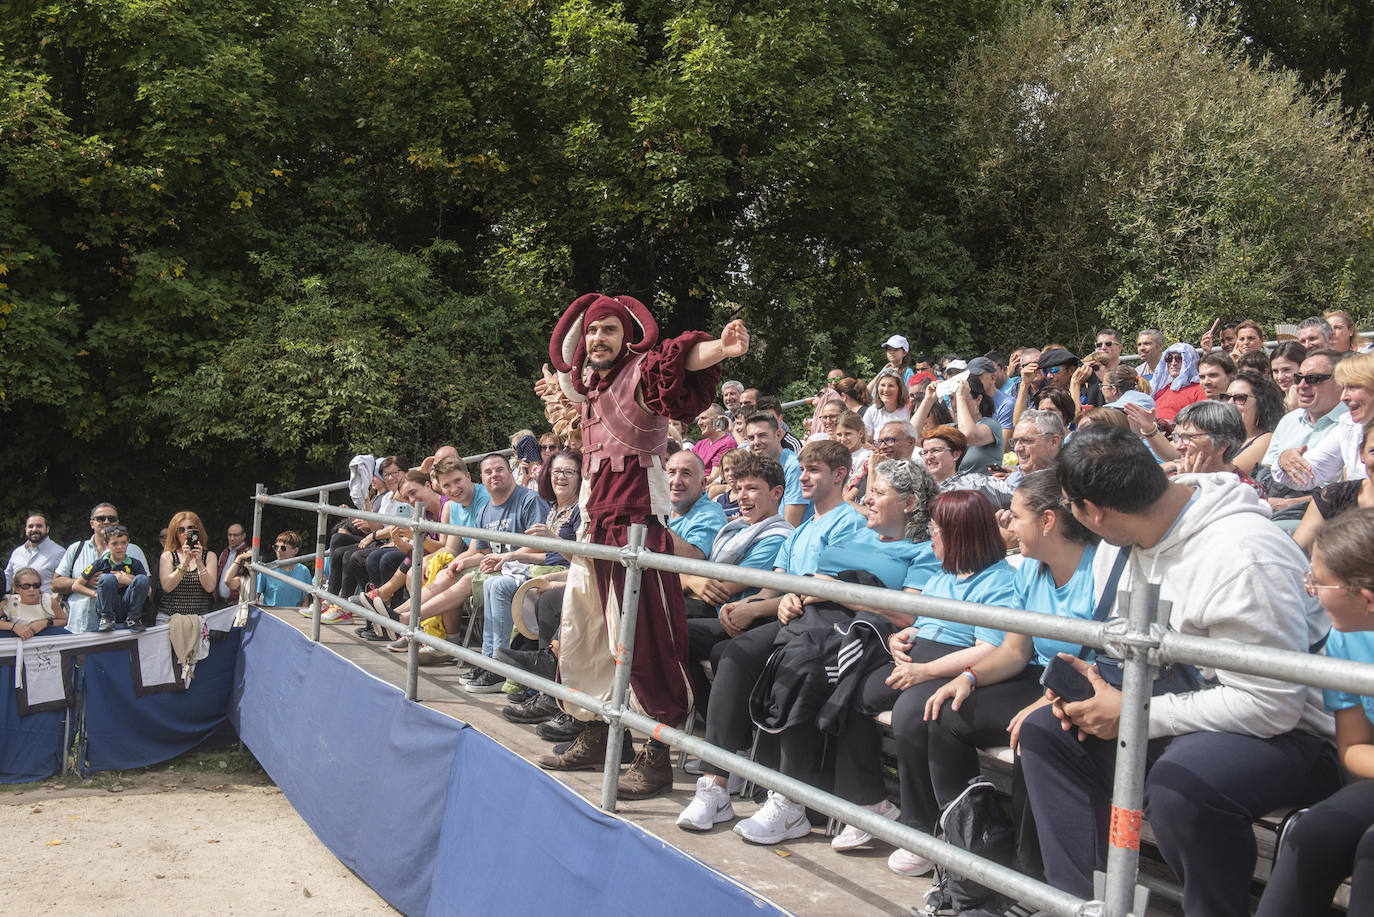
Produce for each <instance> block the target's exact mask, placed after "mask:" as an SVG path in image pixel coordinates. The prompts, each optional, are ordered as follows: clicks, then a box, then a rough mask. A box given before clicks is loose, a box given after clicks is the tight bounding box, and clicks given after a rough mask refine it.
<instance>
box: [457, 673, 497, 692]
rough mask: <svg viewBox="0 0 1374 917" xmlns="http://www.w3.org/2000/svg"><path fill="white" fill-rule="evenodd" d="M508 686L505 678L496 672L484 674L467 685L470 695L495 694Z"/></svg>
mask: <svg viewBox="0 0 1374 917" xmlns="http://www.w3.org/2000/svg"><path fill="white" fill-rule="evenodd" d="M505 684H506V679H505V677H504V676H501V675H497V674H496V673H495V672H482V673H481V674H479V675H478V676H477V677H475V678H473V679H472V680H471V681H469V682H468V683H467V685H466V687H467V692H468V693H469V694H495V693H496V692H498V691H500V690H501V688H502V687H503V686H504V685H505Z"/></svg>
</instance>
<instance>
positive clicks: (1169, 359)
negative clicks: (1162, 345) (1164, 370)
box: [1164, 353, 1183, 363]
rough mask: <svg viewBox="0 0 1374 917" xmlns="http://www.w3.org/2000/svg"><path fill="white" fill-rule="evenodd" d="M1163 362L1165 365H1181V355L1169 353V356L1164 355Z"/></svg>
mask: <svg viewBox="0 0 1374 917" xmlns="http://www.w3.org/2000/svg"><path fill="white" fill-rule="evenodd" d="M1164 362H1165V363H1182V362H1183V354H1181V353H1169V354H1165V355H1164Z"/></svg>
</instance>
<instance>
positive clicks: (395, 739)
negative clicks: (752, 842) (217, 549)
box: [230, 614, 782, 917]
mask: <svg viewBox="0 0 1374 917" xmlns="http://www.w3.org/2000/svg"><path fill="white" fill-rule="evenodd" d="M230 718H231V720H232V721H233V723H234V725H235V726H236V727H237V729H238V733H239V736H240V738H241V739H242V740H243V742H244V744H246V745H247V746H248V747H249V748H250V749H251V750H252V752H253V754H254V755H255V756H256V757H257V759H258V761H259V762H261V763H262V765H263V767H264V768H265V769H266V770H267V773H268V774H270V775H271V777H272V779H273V780H275V781H276V782H277V784H278V785H279V786H280V787H281V788H282V791H283V792H284V793H285V795H286V798H287V799H288V800H290V802H291V804H292V805H293V806H295V808H296V811H297V812H299V813H300V814H301V816H302V817H303V818H304V819H305V821H306V822H307V823H308V824H309V825H310V827H311V828H312V829H313V830H314V831H315V834H316V835H317V836H318V837H319V838H320V840H321V841H323V842H324V844H325V846H327V847H329V849H330V850H331V851H332V852H333V853H334V855H335V856H337V857H338V858H339V859H340V860H341V861H342V862H343V863H344V864H345V865H347V866H348V867H349V868H351V869H352V870H353V871H354V872H356V873H357V874H358V875H359V876H360V877H361V878H362V879H363V880H364V881H366V882H367V883H368V884H369V885H370V886H372V888H374V889H375V890H376V891H377V893H378V894H379V895H381V896H382V897H383V898H385V899H386V900H387V901H388V902H390V903H391V905H392V906H393V907H395V908H397V909H398V910H400V911H402V912H403V913H406V914H414V915H420V914H424V915H427V917H429V915H432V917H446V915H460V914H462V915H468V914H539V913H569V914H593V913H595V914H612V915H615V914H624V915H627V917H628V915H632V914H633V915H636V917H638V915H640V914H646V913H652V914H656V915H672V914H682V915H691V917H699V915H700V914H702V913H707V914H716V915H723V914H740V913H750V914H756V913H760V912H762V913H782V912H781V911H779V909H778V908H777V907H776V906H775V905H773V904H771V903H769V902H768V901H767V900H766V899H763V898H761V897H759V896H758V895H756V894H755V893H753V892H751V891H750V890H749V889H747V888H745V887H743V886H741V885H739V884H738V883H736V882H734V881H733V880H731V879H729V878H728V877H726V876H723V875H721V874H720V873H719V872H717V871H715V870H713V869H711V868H709V867H707V866H706V865H704V864H703V863H701V862H700V861H698V860H696V859H694V858H692V857H690V856H688V855H687V854H685V853H683V852H682V851H680V850H678V849H676V848H675V847H673V846H672V845H670V844H668V843H666V842H664V841H662V840H660V839H658V838H656V837H654V836H653V835H651V834H649V833H648V832H646V831H644V830H643V829H642V828H640V827H638V826H637V825H633V824H631V823H629V822H626V821H622V820H620V819H618V818H615V817H614V816H611V815H608V814H606V813H604V812H602V811H600V810H599V809H597V808H596V807H595V806H593V805H591V804H590V803H589V802H587V801H586V800H585V799H583V798H582V797H580V796H578V795H577V794H575V793H573V792H572V791H571V790H569V789H568V788H567V787H566V786H564V785H563V784H562V783H560V782H558V781H557V780H555V779H554V778H552V777H551V776H549V775H548V774H545V773H544V772H543V771H541V770H539V769H538V768H536V767H534V766H533V765H531V764H529V763H528V762H526V761H524V760H523V759H522V758H520V757H519V756H517V755H515V754H514V753H513V752H511V751H509V750H508V749H506V748H504V747H502V746H501V745H499V744H498V743H496V742H495V741H493V740H491V739H490V738H488V737H487V736H485V735H483V734H482V733H480V732H478V731H477V730H475V729H472V728H471V727H469V726H467V725H466V724H464V723H461V722H459V721H457V720H454V719H451V718H449V717H446V716H444V715H442V714H440V713H437V712H435V711H433V710H430V709H428V708H427V707H424V706H422V705H419V704H414V703H410V702H409V701H407V700H406V699H405V696H404V694H402V693H401V691H400V690H398V689H397V688H396V687H394V686H393V685H390V684H388V683H386V682H384V681H382V680H380V679H378V678H375V677H374V676H372V675H370V674H368V673H367V672H365V671H363V670H362V669H361V668H359V667H357V666H355V665H354V664H353V663H351V662H348V661H347V660H344V659H342V658H340V657H339V656H337V655H335V654H334V653H333V652H331V651H330V650H328V649H326V648H325V647H323V646H319V645H317V644H314V643H311V642H310V641H309V639H307V638H306V636H305V635H304V634H302V633H300V632H299V631H297V630H296V629H295V628H293V627H291V626H290V625H289V624H286V623H283V622H282V621H279V620H277V619H275V618H273V617H271V616H269V615H263V614H257V615H255V616H254V617H253V619H252V620H251V621H250V623H249V627H248V631H247V632H246V633H245V635H244V638H243V651H242V653H241V661H240V667H239V673H238V676H237V684H236V686H235V693H234V700H233V704H232V707H231V710H230ZM369 776H375V777H378V778H385V779H386V781H387V789H385V790H383V789H382V787H381V782H380V781H369V779H368V778H369ZM342 780H346V781H347V785H348V786H350V787H363V788H364V789H363V790H362V791H361V792H359V791H356V790H350V791H348V792H347V793H344V794H341V793H340V791H339V787H340V786H341V785H343V784H341V781H342Z"/></svg>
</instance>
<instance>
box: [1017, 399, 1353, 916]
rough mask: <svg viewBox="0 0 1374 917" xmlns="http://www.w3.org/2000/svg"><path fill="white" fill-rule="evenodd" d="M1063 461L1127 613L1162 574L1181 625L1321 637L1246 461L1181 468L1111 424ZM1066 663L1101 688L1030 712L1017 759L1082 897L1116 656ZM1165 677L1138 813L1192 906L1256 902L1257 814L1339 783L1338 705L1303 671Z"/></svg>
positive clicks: (1104, 798)
mask: <svg viewBox="0 0 1374 917" xmlns="http://www.w3.org/2000/svg"><path fill="white" fill-rule="evenodd" d="M1057 467H1058V473H1059V479H1060V484H1061V485H1062V487H1063V490H1064V496H1065V498H1066V499H1067V501H1068V502H1069V504H1070V506H1071V509H1072V512H1073V515H1074V518H1076V519H1077V520H1078V521H1079V522H1081V523H1082V524H1083V525H1085V526H1086V527H1087V528H1088V529H1089V530H1090V531H1092V532H1094V533H1095V534H1097V535H1099V536H1100V537H1101V538H1102V540H1103V542H1104V543H1103V544H1102V545H1101V546H1100V547H1099V548H1098V551H1097V554H1096V556H1095V558H1094V562H1093V580H1094V584H1095V596H1094V599H1095V600H1096V601H1097V602H1099V603H1102V605H1101V607H1100V613H1101V615H1102V616H1103V617H1110V616H1113V614H1115V615H1120V614H1122V613H1123V612H1124V609H1123V608H1121V607H1119V602H1118V598H1117V596H1119V595H1120V591H1121V590H1126V591H1129V590H1132V589H1135V588H1139V587H1140V586H1142V585H1143V584H1145V583H1157V584H1159V589H1160V600H1161V602H1168V603H1170V612H1169V618H1168V622H1167V626H1168V627H1169V628H1171V629H1172V630H1175V631H1178V632H1180V633H1186V634H1191V635H1196V636H1202V637H1209V638H1212V637H1215V638H1220V639H1228V640H1234V641H1238V642H1241V643H1245V644H1250V645H1256V646H1270V647H1275V648H1278V649H1285V650H1291V651H1295V652H1308V651H1310V650H1311V649H1312V647H1313V646H1314V645H1320V643H1321V641H1322V640H1323V639H1324V638H1325V636H1326V634H1327V632H1328V630H1329V624H1328V622H1327V621H1326V620H1325V618H1324V616H1323V615H1322V612H1321V608H1320V606H1319V605H1318V604H1317V601H1316V599H1314V598H1313V597H1312V596H1310V595H1308V593H1307V591H1306V589H1305V588H1304V584H1303V578H1304V575H1305V574H1306V572H1307V559H1306V557H1305V556H1304V555H1303V553H1302V551H1301V549H1299V548H1298V546H1297V545H1296V544H1295V543H1294V542H1293V540H1292V539H1291V538H1290V537H1288V536H1287V535H1286V534H1285V533H1284V532H1283V531H1282V530H1280V529H1279V528H1278V527H1277V526H1275V525H1274V524H1273V523H1272V522H1270V521H1269V513H1268V511H1267V508H1266V507H1265V506H1264V504H1263V502H1262V501H1261V500H1260V498H1259V495H1258V494H1257V493H1256V492H1255V491H1254V489H1253V488H1251V487H1249V486H1247V485H1245V484H1243V483H1242V482H1241V481H1240V480H1239V479H1238V478H1237V477H1236V476H1235V475H1234V474H1229V473H1213V474H1190V475H1179V476H1177V477H1175V478H1172V479H1170V478H1168V477H1166V475H1165V473H1164V471H1163V470H1162V469H1161V468H1160V467H1159V464H1158V463H1157V462H1156V461H1155V459H1154V457H1153V456H1151V455H1150V452H1149V450H1148V449H1146V448H1145V446H1144V444H1142V443H1141V441H1140V439H1139V438H1138V437H1136V436H1134V435H1132V433H1131V432H1130V431H1128V430H1124V429H1121V428H1119V427H1114V426H1110V425H1107V424H1094V425H1093V426H1091V427H1089V428H1088V429H1086V430H1083V431H1081V432H1079V433H1078V434H1077V435H1075V436H1074V437H1073V439H1071V440H1070V441H1069V442H1068V444H1066V445H1065V447H1064V449H1063V451H1062V452H1061V453H1060V461H1059V464H1058V466H1057ZM1104 594H1105V596H1106V598H1105V600H1104V599H1103V596H1104ZM1058 658H1060V659H1064V658H1065V656H1064V655H1061V656H1059V657H1058ZM1068 661H1069V662H1070V664H1072V665H1073V667H1074V668H1075V669H1077V670H1078V671H1079V673H1080V674H1082V675H1083V676H1084V677H1085V678H1087V680H1088V681H1089V683H1090V684H1091V687H1092V695H1091V696H1090V697H1088V698H1087V699H1085V700H1082V701H1078V702H1069V701H1067V700H1066V699H1065V698H1063V697H1061V696H1059V695H1057V694H1055V693H1054V692H1053V691H1050V692H1048V693H1047V694H1046V698H1047V699H1048V700H1050V701H1051V704H1050V706H1047V707H1043V708H1041V709H1039V710H1036V711H1034V712H1033V713H1031V714H1030V715H1029V716H1027V717H1026V718H1025V720H1024V722H1023V723H1022V724H1021V730H1020V748H1021V761H1022V770H1023V772H1024V774H1025V778H1026V788H1027V792H1028V794H1029V796H1030V804H1031V811H1032V812H1033V814H1034V817H1035V823H1036V827H1037V829H1038V834H1039V839H1040V852H1041V856H1042V858H1043V860H1044V867H1045V878H1046V881H1047V882H1049V884H1051V885H1053V886H1054V887H1055V888H1059V889H1063V890H1064V891H1067V892H1069V893H1070V894H1075V895H1082V896H1084V897H1088V896H1090V895H1091V894H1092V891H1093V871H1094V870H1095V869H1103V868H1105V863H1106V856H1107V827H1108V815H1109V813H1110V810H1111V796H1110V793H1111V781H1112V770H1113V764H1114V760H1115V756H1116V741H1115V740H1116V738H1117V734H1118V726H1119V722H1120V718H1121V702H1122V696H1121V692H1120V690H1118V688H1117V687H1116V686H1115V685H1119V684H1120V677H1119V672H1120V668H1119V666H1112V665H1110V664H1109V663H1110V662H1111V661H1112V660H1110V659H1106V658H1104V657H1103V656H1102V655H1099V656H1098V660H1097V665H1089V664H1088V663H1087V662H1086V661H1085V660H1083V659H1080V658H1078V657H1077V656H1069V657H1068ZM1113 672H1115V673H1117V674H1116V675H1115V676H1114V675H1113ZM1168 676H1169V677H1161V678H1160V679H1159V680H1158V681H1157V682H1156V684H1155V697H1154V698H1153V700H1152V701H1151V703H1150V707H1149V732H1148V735H1149V749H1148V764H1147V768H1148V770H1147V772H1146V778H1145V796H1144V814H1145V816H1146V817H1148V818H1149V821H1150V825H1151V827H1152V829H1153V831H1154V835H1155V841H1156V845H1157V846H1158V847H1159V850H1160V852H1161V853H1162V854H1163V856H1164V859H1165V860H1166V861H1167V862H1168V863H1169V864H1170V865H1171V866H1173V867H1174V869H1175V871H1176V872H1177V873H1178V874H1179V876H1180V877H1182V879H1183V910H1184V912H1185V913H1188V914H1207V915H1213V917H1217V915H1220V917H1228V915H1234V917H1242V915H1249V913H1250V910H1249V902H1250V878H1251V875H1252V874H1253V871H1254V867H1255V841H1254V834H1253V828H1252V821H1253V820H1254V819H1255V818H1257V817H1259V816H1261V815H1264V814H1266V813H1268V812H1271V811H1273V810H1274V809H1277V808H1280V807H1284V806H1288V807H1296V806H1305V805H1310V804H1312V803H1314V802H1316V801H1317V800H1320V799H1322V798H1324V797H1326V796H1328V795H1329V794H1330V793H1331V792H1333V791H1334V790H1335V789H1336V788H1337V787H1338V786H1339V785H1340V776H1339V773H1338V767H1337V762H1336V755H1335V749H1334V748H1333V747H1332V745H1331V728H1332V727H1331V719H1330V717H1329V716H1328V715H1327V714H1326V712H1325V711H1324V710H1323V709H1322V705H1321V695H1320V692H1318V691H1317V690H1316V689H1315V688H1309V687H1306V686H1304V685H1296V684H1289V683H1287V682H1283V681H1277V680H1274V679H1269V678H1262V677H1259V676H1255V675H1244V674H1239V673H1234V672H1226V671H1219V670H1211V669H1191V668H1190V667H1186V666H1181V665H1174V666H1172V667H1171V669H1170V671H1169V672H1168Z"/></svg>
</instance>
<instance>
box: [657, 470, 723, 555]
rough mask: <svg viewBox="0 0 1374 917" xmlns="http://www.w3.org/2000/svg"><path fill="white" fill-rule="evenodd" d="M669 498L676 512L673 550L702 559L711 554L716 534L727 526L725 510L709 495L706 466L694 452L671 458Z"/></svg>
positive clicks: (670, 521) (672, 525) (671, 522)
mask: <svg viewBox="0 0 1374 917" xmlns="http://www.w3.org/2000/svg"><path fill="white" fill-rule="evenodd" d="M664 470H665V471H666V472H667V473H668V501H669V503H671V504H672V507H673V514H672V516H670V517H669V519H668V531H669V532H670V533H671V537H672V540H673V553H674V554H677V555H679V556H681V557H691V558H693V559H695V560H703V559H705V558H706V557H707V556H708V555H709V554H710V553H711V545H712V543H714V542H715V540H716V533H717V532H719V531H720V530H721V529H722V528H724V527H725V510H724V509H722V508H721V505H720V504H719V503H717V502H716V501H714V500H712V499H711V498H710V497H708V496H706V493H705V488H706V466H705V464H703V463H702V461H701V457H700V456H698V455H697V454H696V453H695V452H692V451H690V450H687V449H683V450H681V451H678V452H674V453H673V454H672V455H671V456H669V458H668V464H667V466H666V467H665V469H664Z"/></svg>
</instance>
